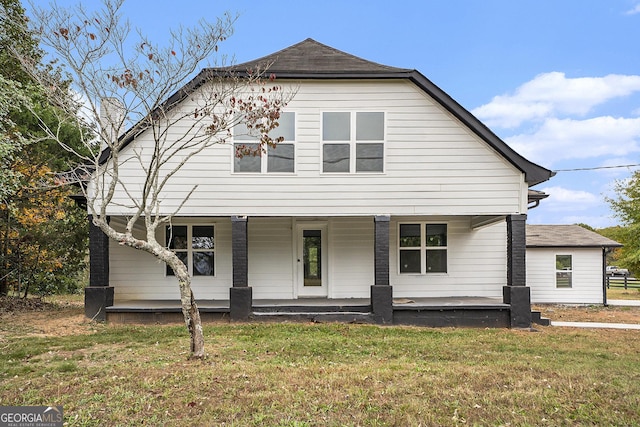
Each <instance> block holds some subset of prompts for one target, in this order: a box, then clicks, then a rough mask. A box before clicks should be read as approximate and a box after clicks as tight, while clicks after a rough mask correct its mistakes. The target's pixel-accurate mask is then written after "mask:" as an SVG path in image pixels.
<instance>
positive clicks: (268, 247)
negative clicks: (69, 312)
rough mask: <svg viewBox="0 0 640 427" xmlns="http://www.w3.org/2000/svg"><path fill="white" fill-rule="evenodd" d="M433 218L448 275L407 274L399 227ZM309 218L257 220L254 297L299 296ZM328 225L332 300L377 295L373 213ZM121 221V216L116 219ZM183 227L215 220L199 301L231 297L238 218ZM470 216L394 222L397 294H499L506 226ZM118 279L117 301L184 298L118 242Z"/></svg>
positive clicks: (146, 258) (197, 281) (143, 257)
mask: <svg viewBox="0 0 640 427" xmlns="http://www.w3.org/2000/svg"><path fill="white" fill-rule="evenodd" d="M407 221H429V222H436V223H446V224H447V225H448V261H449V264H448V273H446V274H434V275H432V274H429V275H404V274H403V275H400V274H398V263H397V250H398V244H397V224H398V222H407ZM305 222H306V219H305V218H268V217H261V218H259V217H250V218H249V222H248V235H249V242H248V245H249V285H250V286H251V287H252V288H253V297H254V299H292V298H295V296H296V295H297V292H296V281H297V279H296V277H297V270H296V269H297V268H298V263H297V262H296V261H297V260H296V257H295V255H294V254H295V253H296V252H295V248H296V244H297V243H296V231H295V230H296V229H297V228H296V226H297V225H298V224H305ZM319 222H320V223H326V224H327V226H328V227H327V230H328V233H327V239H326V240H327V242H326V244H327V245H328V260H327V262H328V277H327V278H326V279H327V284H328V297H329V298H369V296H370V286H371V285H373V284H374V220H373V217H371V216H368V217H357V218H347V217H344V218H314V220H313V223H314V224H316V223H319ZM112 223H113V224H115V225H117V224H118V223H119V220H118V219H117V218H115V219H114V220H113V221H112ZM174 223H175V224H195V223H200V224H202V223H213V224H214V225H215V248H216V255H215V256H216V261H215V268H216V275H215V277H194V278H193V290H194V294H195V295H196V298H198V299H217V300H227V299H228V298H229V287H230V286H231V285H232V262H231V222H230V220H229V219H227V218H212V219H207V218H176V219H174ZM469 224H470V218H469V217H467V218H454V217H394V218H392V221H391V222H390V242H389V246H390V270H391V274H390V282H391V285H393V293H394V297H408V298H418V297H444V296H460V297H462V296H486V297H496V298H499V297H501V295H502V287H503V286H504V285H505V284H506V273H505V266H506V225H505V223H504V222H500V223H497V224H494V225H491V226H487V227H484V228H482V229H478V230H472V229H471V228H470V226H469ZM110 251H111V264H110V272H111V284H112V286H114V287H115V298H116V300H128V299H174V300H177V299H178V298H179V295H178V285H177V283H176V280H175V278H174V277H172V276H168V277H167V276H165V267H164V265H163V264H161V263H158V262H157V261H156V260H155V258H153V257H152V256H151V255H148V254H146V253H143V252H140V251H136V250H134V249H131V248H128V247H123V246H120V245H118V244H113V243H112V244H111V246H110Z"/></svg>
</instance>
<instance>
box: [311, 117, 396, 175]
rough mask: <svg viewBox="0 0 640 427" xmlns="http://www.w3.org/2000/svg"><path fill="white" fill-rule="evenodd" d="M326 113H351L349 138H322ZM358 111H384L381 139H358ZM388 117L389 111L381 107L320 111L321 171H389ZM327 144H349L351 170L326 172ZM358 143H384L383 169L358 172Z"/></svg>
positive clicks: (356, 173) (327, 173) (329, 173)
mask: <svg viewBox="0 0 640 427" xmlns="http://www.w3.org/2000/svg"><path fill="white" fill-rule="evenodd" d="M324 113H349V126H350V129H349V138H350V139H349V140H348V141H347V140H344V141H343V140H336V141H325V140H324V139H323V138H322V129H323V128H324ZM357 113H382V114H384V120H383V127H384V130H383V136H382V140H379V141H357V140H356V117H357ZM387 117H388V113H387V111H385V110H381V109H372V110H367V109H354V110H322V111H321V112H320V173H321V174H322V175H329V176H341V175H344V176H346V175H383V174H385V173H386V171H387V129H388V126H387ZM325 144H329V145H331V144H349V172H325V171H324V146H325ZM356 144H382V171H379V172H376V171H368V172H356Z"/></svg>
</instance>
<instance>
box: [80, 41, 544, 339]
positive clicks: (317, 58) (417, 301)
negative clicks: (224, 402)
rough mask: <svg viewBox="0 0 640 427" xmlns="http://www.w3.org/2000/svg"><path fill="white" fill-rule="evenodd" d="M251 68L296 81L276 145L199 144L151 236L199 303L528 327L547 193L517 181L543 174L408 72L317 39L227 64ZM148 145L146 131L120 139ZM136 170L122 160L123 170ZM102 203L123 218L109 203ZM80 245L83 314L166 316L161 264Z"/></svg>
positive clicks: (170, 288) (222, 308)
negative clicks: (529, 246)
mask: <svg viewBox="0 0 640 427" xmlns="http://www.w3.org/2000/svg"><path fill="white" fill-rule="evenodd" d="M264 63H269V64H270V68H269V73H271V74H274V75H275V76H276V77H277V82H278V84H280V85H283V86H284V87H291V88H295V96H294V97H293V98H292V100H291V101H290V102H289V103H288V104H287V105H286V107H285V108H284V110H283V114H282V116H281V119H280V121H279V122H280V126H279V128H278V133H279V135H281V136H282V137H284V140H283V141H282V142H281V143H280V144H279V145H278V146H277V147H276V149H275V150H273V149H270V150H268V151H267V153H266V154H264V155H263V156H261V157H253V156H246V157H243V158H238V157H236V156H235V155H234V154H235V150H234V144H251V143H252V141H251V140H250V139H249V140H248V139H247V137H246V136H242V137H240V136H239V137H238V138H237V139H236V140H235V141H233V143H230V144H227V145H218V146H214V147H211V148H210V149H208V151H207V152H205V153H202V154H201V155H199V156H197V157H196V158H193V159H192V160H191V161H190V163H189V164H188V166H187V167H186V168H184V169H183V170H182V171H181V172H180V174H179V175H178V176H176V177H175V179H173V180H172V182H171V184H170V186H169V187H168V190H167V193H166V194H167V196H166V198H165V199H164V200H163V203H162V206H163V208H166V210H167V212H172V211H173V210H174V209H176V207H177V206H178V205H179V204H180V203H181V201H182V200H183V197H184V194H185V193H187V192H188V191H189V189H190V188H191V186H192V184H193V183H194V182H197V183H198V188H197V191H196V193H194V194H193V195H192V196H191V197H190V198H189V200H188V201H187V202H186V203H185V204H184V206H182V207H181V208H180V210H179V214H178V216H175V217H174V218H173V220H172V226H171V229H169V228H167V229H165V230H163V231H162V232H163V233H167V235H171V236H173V237H172V239H168V238H167V237H166V236H159V239H160V241H166V242H167V244H168V245H169V246H171V247H172V248H173V249H174V250H175V251H176V252H177V253H179V255H180V256H181V257H182V258H183V260H184V262H185V264H187V266H188V268H189V269H190V272H191V274H192V275H193V284H192V287H193V292H194V294H195V296H196V298H197V300H198V301H199V306H200V308H201V311H202V312H203V313H204V314H206V313H207V312H208V311H210V312H211V313H214V312H215V313H218V314H220V313H222V315H229V316H230V317H231V319H248V318H252V317H253V316H254V315H256V314H257V313H259V312H260V311H261V310H262V312H264V311H271V312H278V311H282V312H285V311H289V312H301V311H305V307H306V308H307V309H308V310H307V311H309V312H318V310H319V307H321V306H322V307H325V309H326V307H331V309H330V310H328V309H327V310H328V311H332V312H339V311H340V310H341V309H343V308H344V307H349V310H348V311H349V312H350V313H353V312H354V311H356V312H358V313H361V314H362V316H361V317H362V318H365V317H367V316H369V318H370V319H373V321H376V322H380V323H414V324H424V325H458V324H460V325H472V324H478V325H489V326H492V325H495V326H513V327H529V326H530V324H531V310H530V296H529V288H528V287H527V286H526V275H525V271H526V266H525V250H526V249H525V220H526V215H527V209H528V207H529V206H530V204H532V203H534V202H538V201H539V199H540V198H543V197H544V195H543V194H541V193H539V192H535V191H531V190H530V187H532V186H534V185H536V184H539V183H541V182H544V181H546V180H548V179H549V178H550V177H551V176H552V175H553V173H552V172H550V171H549V170H547V169H545V168H543V167H541V166H538V165H536V164H534V163H532V162H530V161H528V160H526V159H525V158H523V157H522V156H520V155H519V154H518V153H516V152H515V151H514V150H512V149H511V148H510V147H509V146H507V145H506V144H505V143H504V142H503V141H502V140H501V139H500V138H498V137H497V136H496V135H495V134H494V133H493V132H492V131H491V130H490V129H488V128H487V127H486V126H485V125H483V124H482V123H481V122H480V121H479V120H478V119H476V118H475V117H474V116H473V115H472V114H471V113H469V112H468V111H467V110H466V109H464V108H463V107H462V106H461V105H459V104H458V103H457V102H456V101H455V100H453V99H452V98H451V97H450V96H448V95H447V94H446V93H445V92H443V91H442V90H441V89H440V88H438V87H437V86H436V85H434V84H433V83H432V82H431V81H429V80H428V79H427V78H426V77H425V76H424V75H422V74H421V73H420V72H419V71H416V70H414V69H405V68H395V67H390V66H386V65H380V64H377V63H374V62H370V61H367V60H364V59H361V58H358V57H356V56H353V55H350V54H347V53H345V52H342V51H339V50H336V49H334V48H332V47H329V46H326V45H323V44H321V43H318V42H316V41H314V40H312V39H307V40H304V41H302V42H300V43H298V44H296V45H293V46H291V47H288V48H286V49H283V50H281V51H279V52H276V53H274V54H271V55H268V56H266V57H264V58H261V59H258V60H256V61H252V62H249V63H245V64H240V65H238V66H235V69H236V70H237V71H238V74H239V75H240V76H242V73H243V70H249V69H252V68H256V67H257V66H258V65H259V64H264ZM182 102H184V103H188V102H191V101H190V99H189V98H185V99H184V100H183V101H182ZM149 141H150V139H149V138H147V137H146V135H145V132H142V133H140V134H139V135H137V136H136V137H135V140H133V141H131V143H130V146H129V147H130V149H133V147H135V146H144V144H147V143H149ZM137 173H139V171H138V170H137V169H136V168H135V167H127V165H123V167H122V168H121V169H120V174H121V177H122V179H125V180H126V179H129V180H135V179H137V177H136V174H137ZM115 199H116V200H117V199H118V198H117V197H116V198H115ZM109 213H110V215H111V223H112V224H114V225H116V226H117V225H118V223H119V222H123V221H124V219H123V218H124V217H125V215H124V214H123V212H122V210H121V207H119V206H115V205H114V206H113V207H109ZM91 240H92V241H91V245H92V246H91V248H92V256H91V264H92V265H91V273H92V279H91V283H90V286H89V287H88V288H87V294H86V295H87V297H86V303H87V305H86V308H87V315H88V316H91V317H93V316H95V315H96V314H97V313H103V314H104V316H105V318H106V319H107V320H118V319H120V320H126V313H137V314H136V315H137V316H143V315H144V314H145V313H156V315H157V313H160V312H167V313H168V312H170V311H171V310H174V311H176V312H178V311H179V305H178V299H179V294H178V289H177V285H176V282H175V278H174V277H173V276H172V272H171V270H170V269H167V267H166V266H165V265H163V264H161V263H158V262H157V260H156V259H155V258H154V257H152V256H150V255H148V254H146V253H144V252H140V251H136V250H134V249H131V248H129V247H124V246H120V245H118V244H114V242H109V241H108V240H106V239H105V238H104V236H101V232H100V231H99V230H98V229H95V228H93V229H92V235H91ZM203 241H205V242H207V243H206V244H204V245H202V244H200V243H201V242H203ZM195 242H200V243H199V244H196V243H195ZM267 307H268V309H267ZM98 317H99V318H100V317H101V315H99V316H98ZM203 317H204V318H206V315H203Z"/></svg>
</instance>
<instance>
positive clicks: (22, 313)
mask: <svg viewBox="0 0 640 427" xmlns="http://www.w3.org/2000/svg"><path fill="white" fill-rule="evenodd" d="M98 326H99V325H97V324H96V323H95V322H92V321H91V320H90V319H87V318H86V317H85V316H84V310H83V308H82V304H81V303H79V302H77V301H61V302H48V301H44V300H43V299H41V298H15V297H0V334H1V335H28V336H67V335H80V334H89V333H93V332H95V331H96V328H97V327H98Z"/></svg>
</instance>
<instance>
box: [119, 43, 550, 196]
mask: <svg viewBox="0 0 640 427" xmlns="http://www.w3.org/2000/svg"><path fill="white" fill-rule="evenodd" d="M265 69H266V73H267V75H271V74H273V75H274V76H275V77H276V78H277V79H290V80H309V79H341V80H344V79H353V80H356V79H357V80H363V79H365V80H367V79H371V80H373V79H375V80H381V79H382V80H385V79H395V80H397V79H404V80H408V81H410V82H412V83H414V84H415V85H416V86H417V87H418V88H420V89H421V90H423V91H424V92H426V93H427V94H428V95H429V96H430V97H431V98H433V99H434V100H435V101H436V102H437V103H439V104H440V105H442V107H444V108H445V109H446V110H447V111H449V113H451V114H452V115H453V116H455V117H456V118H457V119H458V120H460V121H461V122H462V123H463V124H465V125H466V126H467V127H468V128H469V129H471V130H472V131H473V132H474V133H475V134H476V135H477V136H478V137H480V138H481V139H482V140H484V141H485V142H486V143H487V144H488V145H489V146H490V147H492V148H493V149H494V150H495V151H496V152H498V153H499V154H500V155H501V156H502V157H503V158H505V159H506V160H507V161H508V162H509V163H511V164H512V165H513V166H515V167H516V168H517V169H518V170H520V171H521V172H523V173H524V174H525V181H526V182H527V183H528V185H529V186H534V185H536V184H539V183H541V182H544V181H546V180H548V179H549V178H551V177H552V176H553V175H554V172H552V171H550V170H548V169H545V168H543V167H542V166H539V165H537V164H535V163H533V162H530V161H529V160H527V159H525V158H524V157H522V156H521V155H520V154H518V153H517V152H516V151H514V150H513V149H512V148H511V147H509V146H508V145H507V144H506V143H505V142H504V141H502V140H501V139H500V138H499V137H498V136H497V135H496V134H494V133H493V132H492V131H491V130H490V129H489V128H488V127H486V126H485V125H484V124H483V123H482V122H481V121H480V120H478V119H477V118H476V117H475V116H473V114H471V113H470V112H469V111H467V110H466V109H465V108H464V107H462V106H461V105H460V104H458V103H457V102H456V101H455V100H454V99H453V98H451V97H450V96H449V95H448V94H447V93H445V92H444V91H443V90H442V89H440V88H439V87H438V86H436V85H435V84H433V83H432V82H431V81H430V80H429V79H427V78H426V77H425V76H424V75H422V74H421V73H420V72H419V71H417V70H414V69H409V68H397V67H391V66H387V65H382V64H378V63H375V62H372V61H367V60H365V59H362V58H359V57H357V56H354V55H351V54H349V53H346V52H342V51H340V50H338V49H335V48H333V47H330V46H327V45H324V44H322V43H319V42H317V41H315V40H313V39H310V38H308V39H306V40H303V41H302V42H300V43H297V44H294V45H292V46H289V47H287V48H285V49H282V50H280V51H278V52H275V53H272V54H270V55H267V56H264V57H262V58H259V59H256V60H253V61H249V62H245V63H242V64H238V65H234V66H231V67H223V68H207V69H204V70H202V71H201V72H200V73H199V74H198V75H197V76H196V77H195V78H194V79H192V80H191V81H190V82H189V83H188V84H186V85H185V86H184V87H183V88H182V89H180V90H179V91H177V92H176V93H175V94H173V95H172V96H171V97H170V98H169V99H168V100H167V102H166V103H165V104H164V105H165V106H169V105H175V104H176V103H178V102H180V101H181V100H182V99H184V98H185V97H186V96H188V95H189V94H190V93H192V92H193V91H194V90H196V89H197V88H198V87H200V86H201V85H202V84H203V83H204V82H206V81H207V80H208V79H211V78H212V77H214V76H222V77H224V76H225V75H226V76H229V75H230V74H229V73H232V74H233V75H235V76H238V77H243V76H248V75H249V74H252V73H255V72H256V71H257V70H261V71H265ZM135 133H138V132H129V135H132V136H130V138H131V139H133V134H135Z"/></svg>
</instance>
